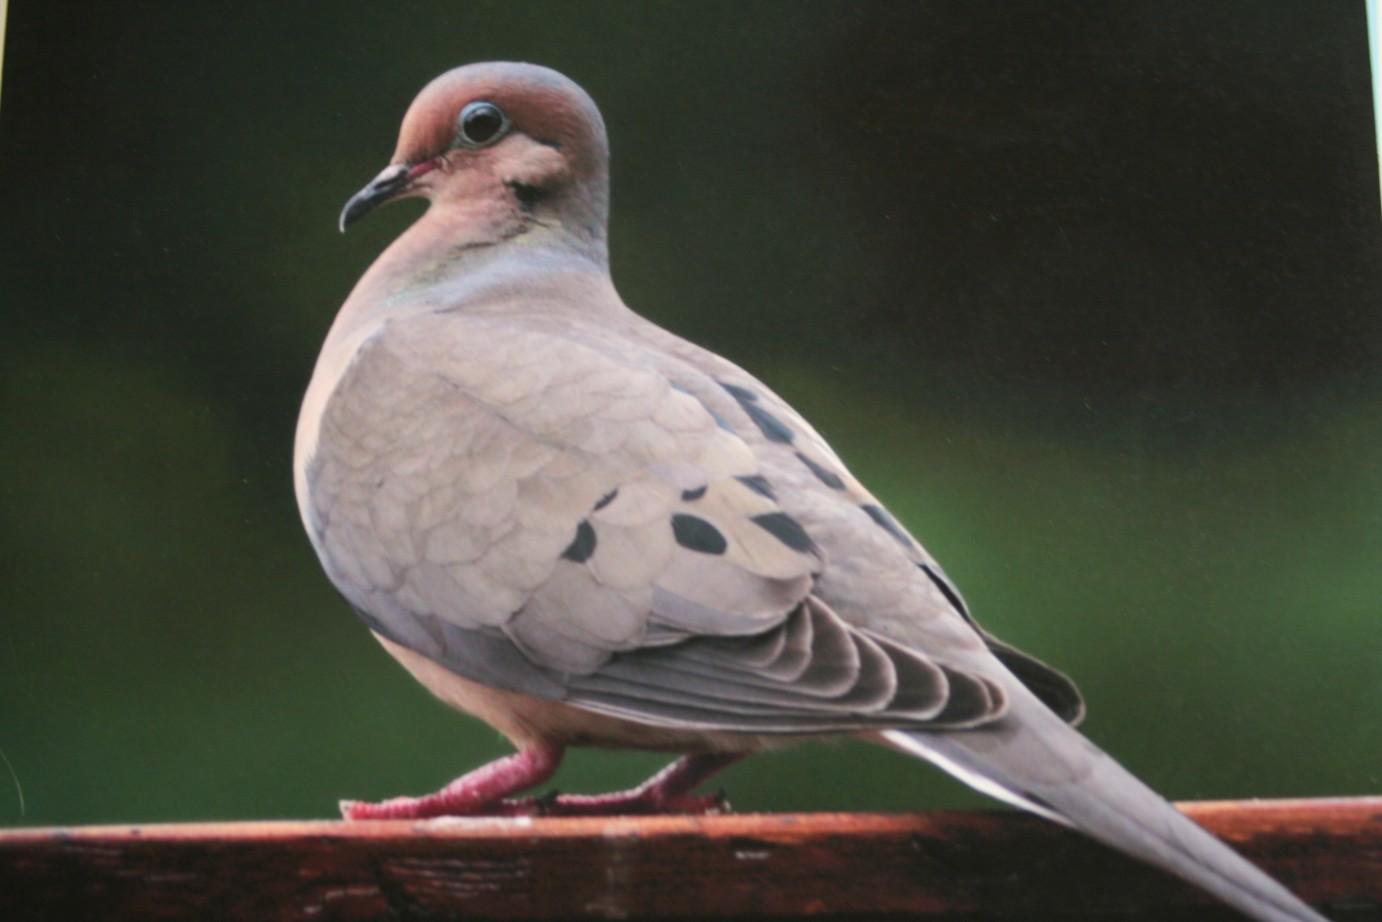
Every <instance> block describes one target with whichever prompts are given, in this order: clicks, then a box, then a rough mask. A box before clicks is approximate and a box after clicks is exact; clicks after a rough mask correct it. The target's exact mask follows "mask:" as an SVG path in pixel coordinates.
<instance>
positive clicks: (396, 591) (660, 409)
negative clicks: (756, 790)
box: [307, 314, 1005, 733]
mask: <svg viewBox="0 0 1382 922" xmlns="http://www.w3.org/2000/svg"><path fill="white" fill-rule="evenodd" d="M669 361H670V362H671V363H672V366H671V367H670V369H669V367H668V363H669ZM698 394H700V395H705V396H704V397H703V396H698ZM714 394H719V395H721V396H728V399H729V400H730V401H731V405H730V406H722V407H720V410H723V411H724V413H721V412H720V411H717V410H716V409H715V408H714V407H712V406H708V405H707V403H711V404H713V403H715V399H716V398H714V397H713V395H714ZM733 402H734V398H733V397H732V395H729V393H728V392H727V391H725V390H724V388H723V386H722V385H721V384H719V383H717V382H716V381H715V380H713V379H711V378H709V377H708V376H706V375H704V374H703V373H701V372H699V371H697V370H695V369H693V368H691V367H689V366H686V365H683V364H677V363H676V361H675V359H669V358H668V357H667V356H665V355H662V354H659V353H657V352H656V351H655V350H650V349H647V348H644V347H640V346H638V345H636V344H634V343H632V342H630V341H627V340H619V339H617V334H614V333H612V332H611V331H610V330H608V329H607V328H606V329H601V330H596V329H594V328H592V327H582V326H579V325H575V324H571V323H569V322H565V321H553V320H552V319H551V318H532V319H529V320H527V321H525V320H524V319H523V318H514V317H512V316H506V317H503V318H497V317H495V318H486V317H483V316H481V317H463V316H460V315H456V314H437V315H425V316H421V317H413V318H408V319H404V320H398V321H394V322H390V323H386V324H385V325H383V326H382V327H381V329H380V330H379V331H378V332H377V333H376V334H375V335H374V336H373V337H372V338H371V339H370V340H369V341H368V342H367V343H366V344H365V345H364V346H363V347H362V348H361V349H360V350H359V352H358V353H357V355H356V357H355V358H354V360H353V361H352V363H351V365H350V368H349V369H348V371H347V372H346V373H345V375H344V376H343V377H342V379H341V381H340V383H339V384H338V386H337V387H336V389H335V391H334V393H333V395H332V397H331V398H330V400H329V402H328V404H327V407H326V411H325V413H324V415H323V418H322V422H321V428H320V432H319V435H318V440H317V446H316V451H315V454H314V456H313V458H312V459H311V461H310V463H309V465H308V473H307V482H308V485H309V490H310V496H311V509H312V512H311V519H312V521H310V522H309V525H310V527H311V529H312V532H313V538H314V541H315V542H316V544H317V547H318V549H319V551H320V553H321V555H322V557H323V560H324V562H325V564H326V566H327V569H328V571H329V573H330V574H331V576H332V578H333V580H334V581H335V582H336V584H337V585H338V586H339V587H340V588H341V590H342V591H343V592H344V593H345V594H346V595H347V597H348V598H349V599H350V600H351V601H352V603H354V605H355V607H356V608H357V610H359V611H360V612H361V614H362V617H364V618H365V620H366V621H367V622H368V623H369V624H370V626H371V627H373V628H374V629H375V630H377V631H378V632H379V633H381V634H382V635H384V636H386V637H388V638H390V639H391V640H393V641H395V642H397V643H400V644H402V645H404V646H406V647H409V648H411V649H413V650H415V651H416V652H419V653H421V654H423V655H425V656H427V657H429V658H431V659H433V660H435V661H437V662H439V663H442V664H443V665H445V666H447V667H448V668H450V669H452V670H453V671H455V672H456V673H458V674H460V675H462V676H464V677H466V678H469V679H472V680H475V681H479V682H482V683H485V684H488V685H492V686H495V687H499V688H504V689H509V690H515V691H521V692H525V693H528V694H532V695H536V696H538V697H543V698H549V699H559V700H564V701H566V702H568V703H571V704H575V705H578V706H581V707H585V708H587V709H590V710H593V711H598V712H601V713H606V714H614V715H617V716H621V717H626V718H629V719H632V720H636V721H640V722H643V723H649V724H657V725H667V726H677V727H696V728H704V729H716V730H731V731H735V730H737V731H745V732H753V733H769V732H802V731H811V730H829V729H840V730H857V729H860V728H861V727H867V726H870V725H872V726H877V727H898V726H903V727H921V726H950V727H955V726H970V725H974V724H979V723H983V722H986V721H989V720H992V719H993V718H994V717H996V716H997V715H999V714H1001V713H1002V711H1003V708H1004V706H1005V696H1004V693H1003V691H1002V690H1001V687H1000V686H999V684H998V683H997V682H995V681H994V680H993V679H992V678H991V677H989V676H986V675H985V674H983V673H984V671H983V670H982V669H975V668H972V667H971V666H970V665H968V664H967V662H966V661H965V660H966V658H965V657H958V658H955V659H954V660H951V659H950V658H948V657H946V656H945V655H944V652H945V651H944V650H941V655H934V654H933V653H932V651H929V650H928V651H925V652H923V651H922V650H921V649H919V648H917V647H914V646H912V645H909V644H905V643H900V642H898V641H897V640H896V639H894V638H891V637H890V636H889V633H888V632H887V631H886V630H883V629H881V627H882V626H881V625H871V624H870V623H868V622H867V621H856V622H851V621H847V620H846V619H844V618H841V617H840V616H839V615H838V614H837V613H836V612H835V611H834V610H833V609H832V607H831V606H830V605H829V604H828V603H827V602H825V601H824V600H823V599H822V598H821V596H820V595H819V594H817V593H814V592H813V589H814V587H815V586H816V584H817V582H818V578H819V574H820V572H821V569H822V566H823V564H824V561H825V560H826V559H827V558H828V556H829V553H828V551H826V550H823V549H822V547H821V546H820V545H819V544H818V543H817V542H816V540H815V539H814V538H813V537H812V535H811V533H810V531H809V530H808V528H807V527H806V526H804V525H803V524H802V521H801V520H800V519H799V518H797V516H796V515H795V514H794V512H793V511H792V510H790V509H788V508H786V507H785V506H784V504H783V502H782V499H781V497H780V496H779V494H778V492H777V490H776V487H775V484H774V479H773V478H772V477H770V476H768V475H766V474H765V472H764V468H763V464H762V463H761V459H760V458H759V457H758V455H757V454H756V453H755V451H754V449H753V447H752V446H751V445H750V443H749V441H746V439H745V437H744V436H743V435H741V434H740V433H739V432H737V431H735V429H736V427H735V425H733V424H731V423H730V422H727V420H726V414H729V413H731V412H733V410H734V407H733V406H732V404H733ZM831 463H836V462H835V460H834V459H833V456H831ZM794 492H795V491H794ZM830 492H831V491H830V490H829V489H828V488H823V492H822V494H821V497H822V498H823V500H824V501H825V502H824V505H826V506H829V505H830V504H832V503H835V504H838V500H837V499H836V498H834V497H832V496H831V495H830ZM801 505H802V508H803V511H804V512H805V513H806V514H810V515H812V516H814V517H816V518H819V517H820V516H819V514H818V513H819V510H816V509H813V508H812V506H811V504H810V503H806V504H801ZM850 508H851V510H852V509H853V507H852V506H851V507H850ZM864 521H870V520H869V519H868V517H867V516H866V515H865V516H864ZM870 527H871V526H870ZM828 531H829V530H828V529H827V532H828ZM909 569H910V567H909ZM938 597H939V596H938ZM938 620H940V621H942V622H943V626H942V627H938V628H937V634H936V636H937V637H940V638H949V640H948V641H947V642H951V643H954V642H955V641H954V638H960V640H959V644H960V645H961V646H964V647H966V648H967V650H968V652H969V653H970V654H972V653H973V652H974V651H975V650H978V651H982V649H983V643H982V641H980V640H979V639H978V635H977V634H976V633H975V632H974V631H973V630H972V629H971V628H970V627H969V626H968V625H966V624H964V622H963V621H962V620H961V619H959V618H958V617H955V616H954V615H953V614H952V613H949V612H946V613H943V618H940V619H938ZM952 622H953V623H952ZM968 659H970V660H972V659H973V657H972V656H970V657H968Z"/></svg>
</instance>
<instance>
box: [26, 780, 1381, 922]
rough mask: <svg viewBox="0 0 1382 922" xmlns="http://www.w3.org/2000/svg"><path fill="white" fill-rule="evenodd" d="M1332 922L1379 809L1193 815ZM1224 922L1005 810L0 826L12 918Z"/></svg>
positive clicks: (1373, 864)
mask: <svg viewBox="0 0 1382 922" xmlns="http://www.w3.org/2000/svg"><path fill="white" fill-rule="evenodd" d="M1181 807H1182V809H1184V810H1185V811H1186V812H1187V813H1188V814H1190V815H1191V816H1192V817H1194V818H1195V819H1196V820H1198V821H1199V822H1201V823H1203V824H1204V825H1205V826H1207V827H1208V828H1209V829H1210V830H1212V831H1213V832H1215V833H1216V834H1218V835H1220V836H1221V837H1223V838H1224V839H1226V840H1228V841H1229V842H1231V843H1232V844H1234V845H1235V846H1236V847H1238V848H1239V849H1240V850H1242V851H1243V852H1244V853H1245V854H1247V855H1248V856H1249V857H1250V858H1252V859H1253V860H1255V861H1257V862H1258V863H1259V864H1261V865H1262V866H1263V867H1264V868H1266V869H1267V870H1268V871H1269V872H1270V873H1272V874H1273V875H1275V876H1276V877H1277V878H1279V879H1280V880H1281V881H1282V882H1283V883H1285V884H1286V885H1287V886H1289V887H1291V888H1292V889H1293V890H1295V891H1296V892H1297V893H1299V894H1300V895H1301V896H1303V897H1304V898H1305V899H1306V900H1308V901H1310V902H1311V903H1313V904H1315V905H1316V906H1319V907H1321V908H1322V909H1323V910H1324V911H1325V912H1326V913H1328V914H1330V915H1331V916H1332V917H1334V918H1338V919H1357V920H1364V919H1382V798H1379V797H1374V798H1359V799H1349V800H1300V801H1259V802H1251V801H1250V802H1232V803H1191V804H1182V805H1181ZM940 915H947V916H951V917H965V918H994V919H1018V918H1022V919H1031V918H1049V917H1064V918H1072V919H1098V918H1131V917H1142V918H1156V919H1166V918H1176V919H1191V918H1193V919H1216V918H1234V916H1233V915H1232V914H1231V913H1229V912H1228V911H1226V910H1222V909H1220V908H1218V907H1217V906H1216V905H1215V904H1214V903H1213V902H1212V901H1211V900H1209V898H1208V897H1205V896H1204V895H1202V894H1201V893H1200V892H1199V891H1197V890H1195V889H1193V888H1191V887H1189V886H1186V885H1184V884H1181V883H1179V882H1178V881H1176V880H1173V879H1171V878H1169V877H1167V876H1165V875H1163V874H1161V873H1159V872H1157V871H1154V870H1151V869H1149V868H1146V867H1143V866H1141V865H1139V864H1136V863H1134V862H1132V861H1129V860H1127V859H1125V858H1123V857H1121V856H1120V855H1117V854H1115V853H1113V852H1111V851H1109V850H1107V849H1104V848H1102V847H1100V846H1098V845H1095V844H1093V843H1091V842H1089V841H1088V840H1086V839H1085V838H1083V837H1082V836H1079V835H1077V834H1074V833H1071V832H1068V831H1066V830H1063V829H1060V828H1058V827H1056V826H1054V825H1051V824H1049V823H1046V822H1043V821H1041V820H1037V819H1033V818H1030V817H1026V816H1022V815H1018V814H1015V813H1008V812H998V811H994V812H937V813H913V814H895V815H880V814H832V813H821V814H741V815H731V816H723V817H708V818H697V817H643V818H632V817H630V818H612V819H539V820H529V819H504V820H486V819H473V820H434V821H430V822H421V823H412V822H390V823H361V824H345V823H337V822H260V823H197V824H185V825H163V826H158V825H153V826H112V827H83V828H69V829H63V828H49V829H13V830H8V831H0V919H4V920H27V919H60V918H62V919H68V918H70V919H92V918H104V919H140V920H158V919H183V918H196V919H256V920H260V919H263V920H274V919H279V920H327V919H333V920H334V919H342V920H346V919H370V918H381V917H383V918H392V919H426V920H440V919H466V920H484V919H557V918H618V919H623V918H639V917H682V918H702V919H726V918H777V919H783V918H788V919H790V918H798V917H806V916H823V917H834V918H845V917H849V918H874V917H879V918H881V917H883V916H887V917H890V918H899V917H908V916H911V917H918V918H926V917H936V916H940Z"/></svg>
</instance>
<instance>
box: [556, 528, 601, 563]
mask: <svg viewBox="0 0 1382 922" xmlns="http://www.w3.org/2000/svg"><path fill="white" fill-rule="evenodd" d="M593 553H595V529H593V528H591V527H590V523H589V522H587V521H585V520H584V519H582V520H581V524H579V525H577V526H576V537H575V538H574V539H572V541H571V543H570V544H568V545H567V546H566V550H564V551H562V552H561V556H563V557H565V558H566V559H567V560H569V561H571V562H572V563H585V562H586V561H587V560H589V559H590V555H591V554H593Z"/></svg>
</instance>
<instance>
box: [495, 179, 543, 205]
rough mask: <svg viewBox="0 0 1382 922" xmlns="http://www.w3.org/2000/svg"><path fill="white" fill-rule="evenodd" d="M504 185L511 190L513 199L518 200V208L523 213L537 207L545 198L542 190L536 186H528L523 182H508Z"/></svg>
mask: <svg viewBox="0 0 1382 922" xmlns="http://www.w3.org/2000/svg"><path fill="white" fill-rule="evenodd" d="M505 185H507V186H508V187H509V188H510V189H511V190H513V197H514V198H516V199H518V207H520V208H522V209H523V210H524V211H532V210H533V209H534V208H536V207H537V206H538V203H540V202H541V201H542V200H543V199H544V198H546V197H547V193H546V192H545V191H544V190H542V189H539V188H538V187H537V186H530V185H529V184H528V183H525V182H508V183H505Z"/></svg>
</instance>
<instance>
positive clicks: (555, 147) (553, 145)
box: [533, 138, 561, 150]
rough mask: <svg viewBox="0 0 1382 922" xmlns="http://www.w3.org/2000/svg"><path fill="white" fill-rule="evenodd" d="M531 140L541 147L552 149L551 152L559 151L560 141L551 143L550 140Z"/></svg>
mask: <svg viewBox="0 0 1382 922" xmlns="http://www.w3.org/2000/svg"><path fill="white" fill-rule="evenodd" d="M533 140H534V141H536V142H537V143H539V144H541V145H542V146H543V147H550V148H552V150H561V142H560V141H553V140H552V139H550V138H533Z"/></svg>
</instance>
